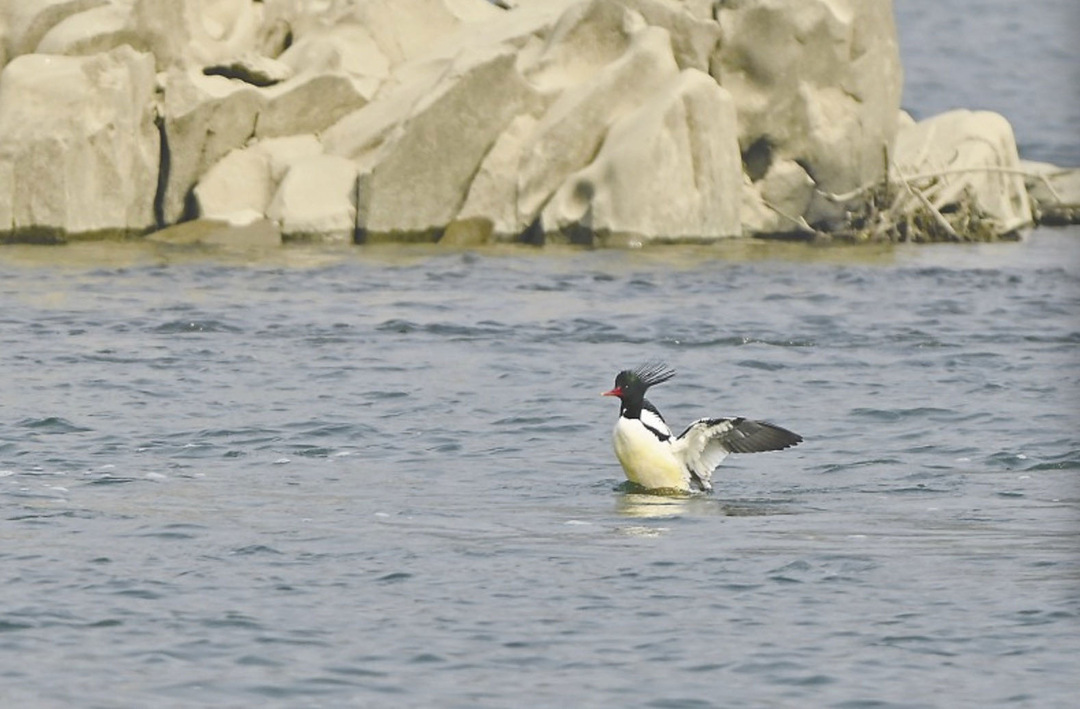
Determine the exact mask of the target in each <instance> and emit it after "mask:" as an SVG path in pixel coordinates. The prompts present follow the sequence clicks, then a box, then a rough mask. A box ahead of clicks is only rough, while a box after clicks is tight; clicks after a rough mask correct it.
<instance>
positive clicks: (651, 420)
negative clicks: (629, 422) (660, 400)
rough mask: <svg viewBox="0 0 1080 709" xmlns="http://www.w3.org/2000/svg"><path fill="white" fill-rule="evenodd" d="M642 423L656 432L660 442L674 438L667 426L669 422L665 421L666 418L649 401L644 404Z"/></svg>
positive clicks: (642, 407)
mask: <svg viewBox="0 0 1080 709" xmlns="http://www.w3.org/2000/svg"><path fill="white" fill-rule="evenodd" d="M641 422H642V423H643V424H645V425H646V426H647V427H648V428H650V429H651V430H652V431H653V432H655V433H656V437H657V438H659V439H660V440H667V439H669V438H672V437H673V436H674V434H673V433H672V432H671V428H669V427H668V425H667V421H664V417H663V416H661V415H660V412H659V411H658V410H657V409H656V407H655V406H653V405H652V404H650V403H649V402H648V401H645V402H642V406H641Z"/></svg>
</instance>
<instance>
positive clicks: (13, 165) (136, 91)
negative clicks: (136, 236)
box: [0, 46, 159, 241]
mask: <svg viewBox="0 0 1080 709" xmlns="http://www.w3.org/2000/svg"><path fill="white" fill-rule="evenodd" d="M154 87H155V81H154V62H153V57H151V56H150V55H148V54H142V53H139V52H136V51H135V50H133V49H131V48H130V47H127V46H124V47H119V48H117V49H114V50H112V51H110V52H108V53H105V54H98V55H94V56H90V57H63V56H48V55H43V54H26V55H23V56H21V57H18V58H16V59H15V60H13V61H12V62H10V63H9V64H8V65H7V66H6V67H5V68H4V71H3V74H2V75H0V233H6V234H7V236H6V237H5V238H15V239H28V240H45V241H56V240H63V239H65V238H69V237H80V236H83V237H85V236H95V235H96V236H102V235H127V234H133V233H141V232H145V231H148V230H149V229H151V228H152V227H153V226H154V212H153V204H154V194H155V189H156V186H157V175H158V160H159V144H158V131H157V128H156V127H155V125H154V113H153V96H154Z"/></svg>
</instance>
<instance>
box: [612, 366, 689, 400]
mask: <svg viewBox="0 0 1080 709" xmlns="http://www.w3.org/2000/svg"><path fill="white" fill-rule="evenodd" d="M674 376H675V370H674V369H672V368H671V367H669V366H667V365H666V364H664V363H663V362H660V361H655V360H654V361H650V362H646V363H645V364H643V365H641V366H640V367H638V368H637V369H624V370H623V371H621V372H619V375H618V376H617V377H615V386H616V388H620V389H627V388H629V389H640V390H641V393H642V394H644V393H645V390H646V389H648V388H649V387H651V386H655V385H657V384H663V383H664V382H666V381H667V380H668V379H671V378H672V377H674Z"/></svg>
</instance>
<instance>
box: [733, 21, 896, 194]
mask: <svg viewBox="0 0 1080 709" xmlns="http://www.w3.org/2000/svg"><path fill="white" fill-rule="evenodd" d="M717 16H718V19H719V21H720V24H721V26H722V28H723V39H722V41H721V43H720V49H719V51H718V52H717V53H716V54H715V55H714V57H713V61H712V73H713V76H715V77H716V78H717V80H718V81H719V82H720V84H721V85H722V86H723V87H724V88H726V89H728V90H729V91H730V92H731V93H732V95H733V96H734V97H735V103H736V108H737V109H738V114H739V143H740V146H741V147H742V150H743V156H744V160H745V162H746V164H747V169H748V172H749V174H750V176H751V178H753V179H754V180H755V181H756V180H758V179H760V178H761V177H762V176H764V175H765V174H766V173H767V172H768V170H769V167H770V166H771V164H772V162H773V161H774V160H784V159H787V160H793V161H796V162H798V163H799V164H800V165H802V166H803V167H804V168H805V169H806V170H807V172H808V173H809V175H810V177H811V178H813V180H814V181H815V183H816V184H817V186H818V187H819V189H821V190H823V191H826V192H831V193H839V192H846V191H848V190H851V189H854V188H856V187H858V186H860V185H863V184H866V183H868V182H872V181H875V180H878V179H880V178H881V177H883V175H884V170H885V160H884V153H885V150H886V149H887V147H888V146H889V145H891V144H892V141H893V138H894V136H895V134H896V130H897V116H898V114H899V107H900V92H901V87H902V79H903V77H902V72H901V67H900V56H899V49H898V44H897V38H896V26H895V22H894V19H893V14H892V2H891V0H876V1H875V2H864V1H862V0H741V1H737V2H728V3H724V4H722V5H720V6H719V8H718V15H717Z"/></svg>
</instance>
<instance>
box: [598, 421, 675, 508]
mask: <svg viewBox="0 0 1080 709" xmlns="http://www.w3.org/2000/svg"><path fill="white" fill-rule="evenodd" d="M614 443H615V457H617V458H618V459H619V462H620V463H621V464H622V467H623V470H624V471H625V472H626V477H627V479H628V480H630V482H633V483H637V484H638V485H641V486H642V487H647V488H654V489H655V488H672V489H676V490H689V489H690V473H688V472H687V470H686V466H684V465H683V464H682V463H681V462H680V461H679V459H678V458H676V457H675V454H674V453H673V452H672V449H671V443H670V440H668V441H661V440H660V439H659V438H657V437H656V435H655V434H654V433H653V432H652V431H650V430H649V429H647V428H646V427H645V426H644V425H643V424H642V423H641V421H640V420H639V419H629V418H623V417H622V416H620V417H619V420H618V421H617V422H616V424H615V432H614Z"/></svg>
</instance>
